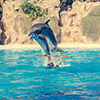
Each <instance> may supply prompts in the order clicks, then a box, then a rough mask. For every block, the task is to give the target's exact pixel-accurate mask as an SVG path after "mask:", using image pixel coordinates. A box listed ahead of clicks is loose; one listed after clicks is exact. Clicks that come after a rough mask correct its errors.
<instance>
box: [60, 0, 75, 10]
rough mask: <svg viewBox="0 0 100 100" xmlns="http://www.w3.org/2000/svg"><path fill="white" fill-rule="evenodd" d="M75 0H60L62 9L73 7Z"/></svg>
mask: <svg viewBox="0 0 100 100" xmlns="http://www.w3.org/2000/svg"><path fill="white" fill-rule="evenodd" d="M74 1H75V0H60V8H62V7H65V6H68V5H72V3H73V2H74Z"/></svg>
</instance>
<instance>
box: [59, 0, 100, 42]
mask: <svg viewBox="0 0 100 100" xmlns="http://www.w3.org/2000/svg"><path fill="white" fill-rule="evenodd" d="M98 5H100V2H96V3H94V2H90V3H86V2H78V1H77V2H74V3H73V5H72V9H71V10H69V11H63V12H61V13H60V19H61V25H62V27H61V33H62V42H67V43H98V41H95V42H93V41H92V40H91V39H90V38H87V37H86V36H83V33H82V29H81V21H82V18H84V17H86V16H87V15H88V14H89V12H90V11H91V10H92V9H93V8H95V7H96V6H98Z"/></svg>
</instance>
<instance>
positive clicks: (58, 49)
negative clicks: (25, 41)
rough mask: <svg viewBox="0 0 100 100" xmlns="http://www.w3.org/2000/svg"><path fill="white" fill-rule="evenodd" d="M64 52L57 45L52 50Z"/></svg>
mask: <svg viewBox="0 0 100 100" xmlns="http://www.w3.org/2000/svg"><path fill="white" fill-rule="evenodd" d="M55 51H56V52H64V51H63V50H62V49H60V48H58V47H56V48H53V49H52V50H51V52H55Z"/></svg>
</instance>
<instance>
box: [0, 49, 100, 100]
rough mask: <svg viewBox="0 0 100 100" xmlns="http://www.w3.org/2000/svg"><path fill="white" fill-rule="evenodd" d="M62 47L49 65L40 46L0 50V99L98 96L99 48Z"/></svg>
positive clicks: (84, 98) (86, 99) (71, 99)
mask: <svg viewBox="0 0 100 100" xmlns="http://www.w3.org/2000/svg"><path fill="white" fill-rule="evenodd" d="M62 49H63V50H64V51H65V52H64V53H60V55H66V56H68V55H70V56H72V58H63V60H62V63H61V65H60V67H57V68H52V69H48V68H47V66H46V58H45V57H37V56H36V55H37V54H42V51H41V50H40V49H37V50H35V49H33V50H21V49H12V50H10V49H7V50H0V100H24V99H25V100H100V49H99V48H95V49H91V48H88V49H87V48H62ZM55 59H56V58H55ZM58 60H59V59H58Z"/></svg>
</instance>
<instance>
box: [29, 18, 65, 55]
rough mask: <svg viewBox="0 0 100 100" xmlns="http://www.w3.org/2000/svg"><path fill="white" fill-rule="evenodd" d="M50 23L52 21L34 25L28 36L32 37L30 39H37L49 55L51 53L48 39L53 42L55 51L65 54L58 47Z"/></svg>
mask: <svg viewBox="0 0 100 100" xmlns="http://www.w3.org/2000/svg"><path fill="white" fill-rule="evenodd" d="M49 21H50V19H49V20H47V21H46V22H45V23H38V24H35V25H33V26H32V27H31V28H30V30H29V35H28V36H29V37H30V39H35V40H36V41H37V42H38V43H39V44H40V46H41V47H42V48H43V49H44V51H45V52H46V54H49V51H50V50H49V46H48V43H47V40H46V38H48V39H49V40H50V41H51V42H52V44H53V45H54V50H56V51H57V52H64V51H63V50H62V49H60V48H58V47H57V41H56V39H55V36H54V34H53V31H52V30H51V28H50V27H49V25H48V22H49ZM45 46H46V47H45Z"/></svg>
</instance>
